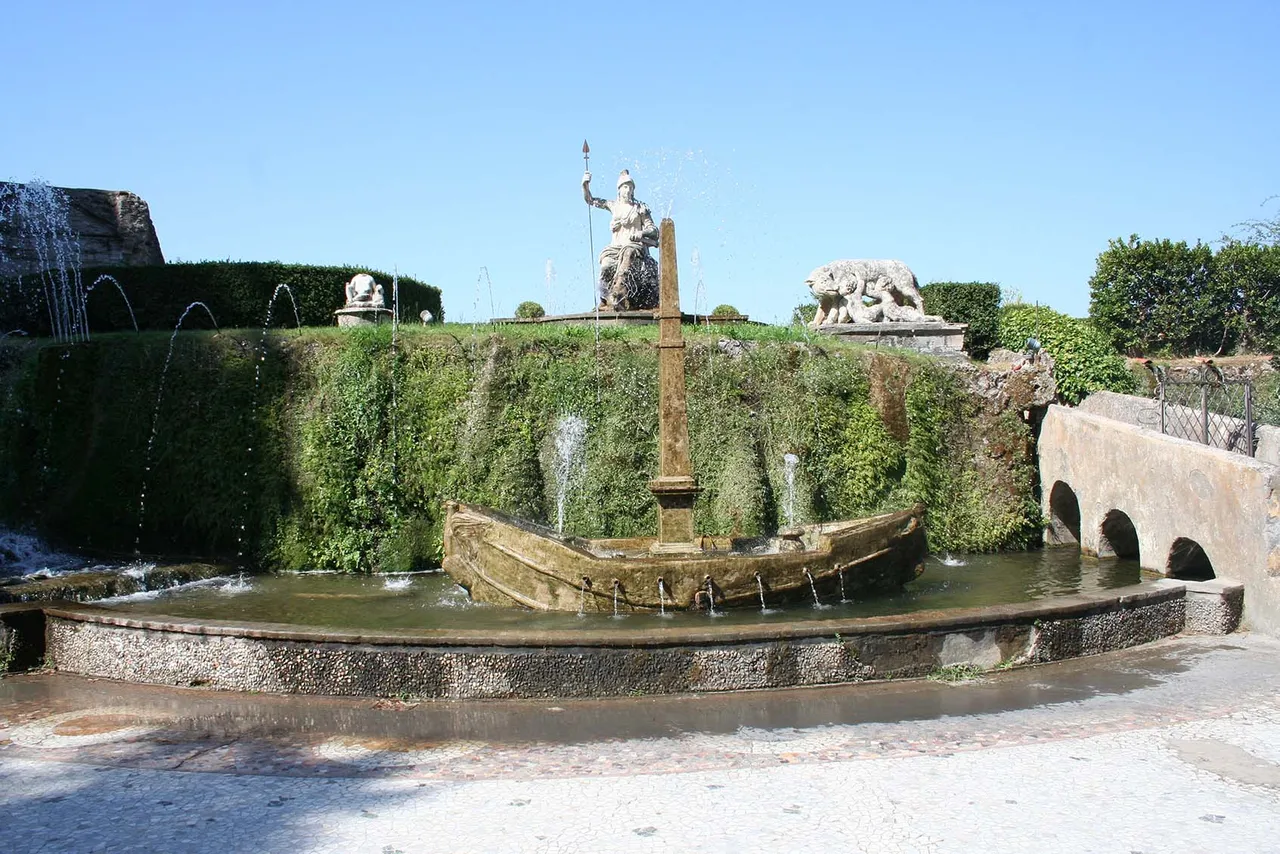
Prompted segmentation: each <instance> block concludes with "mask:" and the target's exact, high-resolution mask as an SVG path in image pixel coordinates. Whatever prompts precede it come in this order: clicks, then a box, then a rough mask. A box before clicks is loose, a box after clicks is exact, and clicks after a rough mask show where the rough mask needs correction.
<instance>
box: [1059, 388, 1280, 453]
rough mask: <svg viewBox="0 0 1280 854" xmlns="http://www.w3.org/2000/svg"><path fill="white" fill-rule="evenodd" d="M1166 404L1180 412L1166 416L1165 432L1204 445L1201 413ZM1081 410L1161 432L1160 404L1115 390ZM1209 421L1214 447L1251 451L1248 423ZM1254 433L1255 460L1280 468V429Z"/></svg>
mask: <svg viewBox="0 0 1280 854" xmlns="http://www.w3.org/2000/svg"><path fill="white" fill-rule="evenodd" d="M1166 405H1167V407H1168V409H1170V410H1176V411H1177V412H1176V414H1175V413H1172V412H1170V413H1167V414H1166V418H1165V429H1166V431H1167V433H1168V435H1170V436H1174V437H1176V438H1179V439H1187V440H1189V441H1192V442H1200V439H1201V437H1200V434H1199V430H1198V429H1194V428H1195V425H1198V424H1199V423H1200V410H1198V409H1191V408H1189V407H1186V406H1179V405H1178V404H1175V403H1169V404H1166ZM1079 409H1080V411H1081V412H1088V413H1089V414H1091V415H1101V416H1102V417H1103V418H1110V419H1112V420H1115V421H1123V422H1124V423H1125V424H1133V425H1134V426H1137V427H1145V428H1147V429H1148V430H1154V431H1155V432H1159V431H1160V401H1159V400H1156V399H1153V398H1150V397H1137V396H1135V395H1131V394H1116V393H1115V392H1113V391H1095V392H1094V393H1093V394H1091V395H1089V396H1088V397H1086V398H1085V399H1084V400H1082V401H1080V406H1079ZM1209 422H1210V430H1209V438H1210V439H1211V440H1212V442H1213V446H1214V447H1217V448H1223V450H1228V451H1236V452H1237V453H1240V452H1243V451H1246V450H1248V446H1247V445H1245V443H1244V432H1245V430H1244V421H1242V420H1241V419H1239V418H1232V417H1230V416H1228V415H1219V414H1217V413H1210V415H1209ZM1254 430H1255V432H1256V436H1255V439H1256V442H1257V444H1256V446H1255V448H1254V458H1255V459H1259V460H1262V461H1263V462H1264V463H1270V464H1271V465H1273V466H1280V427H1272V426H1271V425H1270V424H1258V425H1256V426H1255V427H1254ZM1223 437H1230V442H1231V445H1232V446H1231V447H1224V438H1223Z"/></svg>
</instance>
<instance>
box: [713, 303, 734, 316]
mask: <svg viewBox="0 0 1280 854" xmlns="http://www.w3.org/2000/svg"><path fill="white" fill-rule="evenodd" d="M740 314H741V312H739V311H738V310H737V309H736V308H734V307H733V306H731V305H729V304H727V303H725V304H723V305H718V306H716V307H715V308H714V309H712V311H711V316H712V317H737V316H739V315H740Z"/></svg>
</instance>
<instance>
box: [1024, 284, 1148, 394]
mask: <svg viewBox="0 0 1280 854" xmlns="http://www.w3.org/2000/svg"><path fill="white" fill-rule="evenodd" d="M1028 338H1036V339H1038V340H1039V341H1040V346H1041V348H1042V349H1043V350H1044V351H1045V352H1046V353H1048V354H1049V355H1051V356H1052V357H1053V359H1054V377H1055V378H1056V379H1057V381H1058V394H1059V396H1061V397H1062V399H1063V400H1065V401H1066V402H1067V403H1079V402H1080V401H1081V400H1083V399H1084V397H1085V396H1086V395H1088V394H1089V393H1090V392H1094V391H1098V390H1099V389H1106V390H1108V391H1116V392H1120V393H1122V394H1128V393H1129V392H1132V391H1133V389H1134V378H1133V374H1131V373H1129V371H1128V369H1127V368H1126V367H1125V361H1124V359H1123V358H1122V357H1121V356H1120V354H1119V353H1117V352H1116V351H1115V350H1114V349H1112V347H1111V345H1110V343H1109V342H1108V341H1107V337H1106V336H1105V335H1104V334H1103V333H1101V332H1099V331H1098V330H1097V329H1095V328H1094V327H1093V326H1092V325H1091V324H1090V323H1089V322H1088V321H1085V320H1080V319H1078V318H1074V317H1068V316H1067V315H1065V314H1062V313H1060V312H1057V311H1054V310H1053V309H1051V308H1048V307H1047V306H1031V305H1026V304H1022V305H1010V306H1005V307H1004V308H1003V309H1002V310H1001V311H1000V345H1001V346H1002V347H1008V348H1009V349H1010V350H1019V351H1021V350H1024V349H1025V348H1026V345H1027V339H1028Z"/></svg>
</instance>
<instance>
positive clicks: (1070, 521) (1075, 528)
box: [1046, 480, 1080, 546]
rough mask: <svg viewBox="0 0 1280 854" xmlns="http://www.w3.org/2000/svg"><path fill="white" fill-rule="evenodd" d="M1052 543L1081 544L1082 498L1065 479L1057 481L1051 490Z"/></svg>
mask: <svg viewBox="0 0 1280 854" xmlns="http://www.w3.org/2000/svg"><path fill="white" fill-rule="evenodd" d="M1046 539H1047V541H1048V542H1049V544H1050V545H1055V546H1061V545H1079V544H1080V499H1078V498H1077V497H1076V493H1075V490H1073V489H1072V488H1071V487H1070V486H1068V485H1067V483H1066V482H1065V481H1061V480H1059V481H1056V482H1055V483H1054V484H1053V489H1051V490H1049V531H1048V537H1047V538H1046Z"/></svg>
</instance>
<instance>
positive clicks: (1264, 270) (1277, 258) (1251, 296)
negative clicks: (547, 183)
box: [1214, 242, 1280, 353]
mask: <svg viewBox="0 0 1280 854" xmlns="http://www.w3.org/2000/svg"><path fill="white" fill-rule="evenodd" d="M1215 262H1216V263H1215V271H1214V272H1215V275H1216V276H1217V279H1218V282H1219V286H1220V287H1221V288H1222V289H1223V290H1224V291H1225V292H1226V293H1227V294H1229V295H1230V297H1231V300H1232V305H1231V306H1230V312H1231V313H1230V316H1229V317H1228V319H1227V327H1228V331H1227V335H1228V338H1229V339H1230V340H1231V341H1233V342H1234V343H1235V348H1234V349H1235V350H1237V351H1241V350H1243V351H1248V352H1254V353H1275V352H1277V351H1280V244H1273V245H1270V246H1266V245H1259V244H1257V243H1234V242H1232V243H1228V244H1226V245H1225V246H1223V247H1222V249H1220V250H1219V251H1218V254H1217V256H1216V258H1215Z"/></svg>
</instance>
